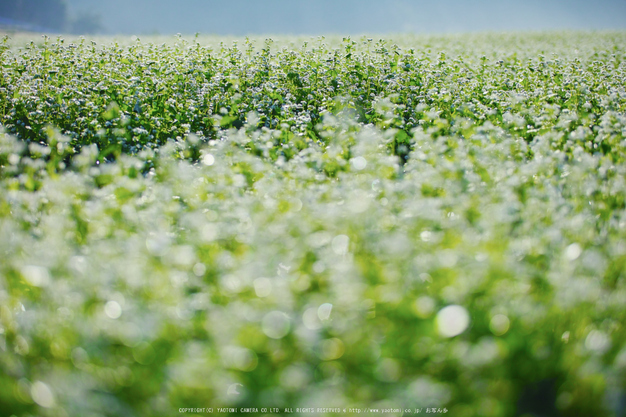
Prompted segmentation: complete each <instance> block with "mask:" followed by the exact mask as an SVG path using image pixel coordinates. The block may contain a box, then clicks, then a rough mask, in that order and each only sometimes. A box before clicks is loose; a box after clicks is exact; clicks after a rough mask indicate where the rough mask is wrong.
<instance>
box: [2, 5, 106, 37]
mask: <svg viewBox="0 0 626 417" xmlns="http://www.w3.org/2000/svg"><path fill="white" fill-rule="evenodd" d="M0 18H2V19H3V21H4V24H5V25H8V26H14V27H16V28H18V29H27V30H37V31H49V32H69V33H96V32H100V31H101V30H102V25H101V23H100V18H99V16H98V15H97V14H94V13H89V12H82V13H80V14H73V13H72V12H71V9H70V7H68V4H67V3H66V2H65V0H1V1H0Z"/></svg>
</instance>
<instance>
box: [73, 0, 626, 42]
mask: <svg viewBox="0 0 626 417" xmlns="http://www.w3.org/2000/svg"><path fill="white" fill-rule="evenodd" d="M67 2H68V4H69V5H70V9H71V10H72V11H73V12H75V13H79V12H85V11H89V12H94V13H97V14H99V15H100V17H101V19H102V24H103V26H104V28H105V30H106V33H110V34H129V35H141V34H157V33H158V34H163V35H165V34H175V33H181V34H194V33H197V32H199V33H201V34H218V35H236V36H243V35H257V34H292V35H298V34H299V35H321V34H346V35H357V34H386V33H434V34H439V33H463V32H476V31H506V30H509V31H518V30H558V29H586V30H603V29H626V0H595V1H583V0H525V1H513V0H438V1H422V0H385V1H382V0H311V1H305V0H67Z"/></svg>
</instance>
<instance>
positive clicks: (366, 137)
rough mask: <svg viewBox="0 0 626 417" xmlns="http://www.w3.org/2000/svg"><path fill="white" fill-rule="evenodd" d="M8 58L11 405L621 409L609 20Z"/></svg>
mask: <svg viewBox="0 0 626 417" xmlns="http://www.w3.org/2000/svg"><path fill="white" fill-rule="evenodd" d="M0 53H1V55H0V62H1V67H0V123H1V124H2V126H3V128H4V130H5V133H1V134H0V257H1V259H2V261H1V262H0V410H2V414H3V415H16V416H28V415H42V416H68V415H69V416H74V415H80V416H89V415H94V416H96V415H97V416H117V415H128V416H132V415H137V416H148V415H154V416H157V415H158V416H163V415H174V414H178V409H179V408H180V407H218V406H233V407H246V406H249V407H259V408H260V407H281V408H282V407H293V408H294V409H295V408H296V407H309V406H314V407H366V406H372V407H379V408H386V407H393V408H408V407H411V408H416V407H424V408H426V407H440V408H444V407H445V408H446V409H447V410H448V411H449V413H448V414H449V415H451V416H454V417H463V416H477V415H480V416H518V415H519V416H521V415H524V416H553V415H559V416H592V415H593V416H623V415H624V412H625V411H624V401H625V396H626V331H625V329H624V323H626V309H625V308H624V305H625V303H626V281H625V278H626V276H625V274H626V272H625V269H626V239H625V238H626V207H625V201H626V200H625V199H626V164H625V159H624V158H625V156H626V139H625V136H626V91H625V88H624V85H625V81H626V73H625V72H626V62H625V59H626V33H624V32H615V33H595V34H590V33H564V34H556V33H552V34H536V35H533V34H522V35H472V36H464V37H452V36H450V37H442V38H436V37H399V38H396V39H394V40H393V41H391V40H390V41H388V42H387V41H383V40H370V39H367V38H363V39H349V38H346V39H341V38H338V39H335V38H332V39H324V38H319V39H314V40H309V41H308V42H307V41H305V40H302V39H295V38H292V39H289V38H285V39H277V40H276V41H270V40H267V41H265V42H263V41H258V42H254V41H250V40H239V41H238V42H234V43H231V42H230V41H228V42H227V43H225V44H220V40H219V39H218V40H215V39H212V38H196V39H191V40H184V39H182V38H180V37H179V38H176V39H174V40H173V41H168V42H165V43H163V44H161V43H160V41H159V40H157V39H152V40H148V41H146V40H133V41H127V42H123V41H119V42H114V41H111V40H106V39H97V40H96V41H95V42H93V41H85V40H83V39H72V40H63V39H61V38H59V39H56V40H51V39H48V38H44V39H43V40H42V41H38V42H24V41H21V40H19V39H18V40H9V39H5V41H4V44H3V46H2V49H1V52H0ZM423 412H424V411H423ZM396 415H397V414H396Z"/></svg>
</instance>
